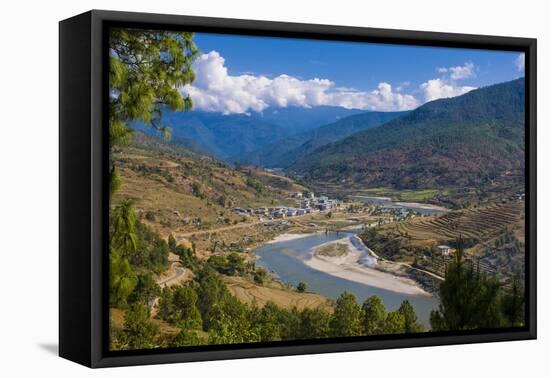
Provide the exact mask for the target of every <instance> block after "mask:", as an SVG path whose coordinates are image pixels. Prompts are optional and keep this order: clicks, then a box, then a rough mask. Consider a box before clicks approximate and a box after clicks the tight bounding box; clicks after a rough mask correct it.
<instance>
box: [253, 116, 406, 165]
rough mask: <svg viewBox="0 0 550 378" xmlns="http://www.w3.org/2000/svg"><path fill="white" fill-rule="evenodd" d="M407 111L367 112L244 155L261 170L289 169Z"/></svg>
mask: <svg viewBox="0 0 550 378" xmlns="http://www.w3.org/2000/svg"><path fill="white" fill-rule="evenodd" d="M405 114H407V112H368V113H363V114H357V115H352V116H349V117H345V118H342V119H340V120H338V121H336V122H333V123H329V124H327V125H324V126H321V127H317V128H314V129H312V130H309V131H306V132H303V133H299V134H296V135H292V136H290V137H287V138H285V139H283V140H278V141H275V142H274V143H272V144H270V145H268V146H265V147H262V148H259V149H257V150H255V151H254V152H252V153H251V154H248V155H245V156H244V158H243V162H246V163H251V164H255V165H258V166H262V167H277V168H286V167H288V166H289V165H291V164H292V163H294V162H295V161H297V160H299V159H301V158H303V157H304V156H306V155H307V154H309V153H311V152H313V151H314V150H315V149H317V148H319V147H321V146H324V145H326V144H329V143H331V142H335V141H337V140H340V139H343V138H345V137H347V136H349V135H352V134H354V133H356V132H359V131H362V130H366V129H369V128H372V127H376V126H380V125H382V124H384V123H385V122H388V121H390V120H392V119H394V118H397V117H400V116H402V115H405Z"/></svg>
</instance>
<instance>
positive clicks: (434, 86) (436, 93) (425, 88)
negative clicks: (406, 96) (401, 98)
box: [420, 78, 476, 102]
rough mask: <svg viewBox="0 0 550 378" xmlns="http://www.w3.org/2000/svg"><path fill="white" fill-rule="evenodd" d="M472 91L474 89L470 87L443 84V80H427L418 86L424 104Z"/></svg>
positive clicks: (450, 83) (449, 83)
mask: <svg viewBox="0 0 550 378" xmlns="http://www.w3.org/2000/svg"><path fill="white" fill-rule="evenodd" d="M473 89H476V88H475V87H470V86H459V85H456V84H454V83H452V82H445V80H443V79H441V78H438V79H432V80H428V81H427V82H425V83H422V84H421V85H420V91H421V93H422V95H423V98H424V101H426V102H428V101H433V100H437V99H440V98H448V97H455V96H460V95H463V94H465V93H468V92H469V91H471V90H473Z"/></svg>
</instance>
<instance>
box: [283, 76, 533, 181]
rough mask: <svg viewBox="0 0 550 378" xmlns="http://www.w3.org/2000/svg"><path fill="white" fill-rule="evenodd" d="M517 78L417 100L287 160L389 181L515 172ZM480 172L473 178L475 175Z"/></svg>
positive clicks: (519, 149)
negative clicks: (410, 107) (395, 114)
mask: <svg viewBox="0 0 550 378" xmlns="http://www.w3.org/2000/svg"><path fill="white" fill-rule="evenodd" d="M524 109H525V87H524V80H523V79H522V78H520V79H517V80H513V81H510V82H505V83H500V84H495V85H492V86H488V87H484V88H480V89H477V90H474V91H471V92H469V93H467V94H464V95H462V96H459V97H454V98H450V99H441V100H435V101H432V102H429V103H427V104H424V105H422V106H421V107H419V108H417V109H416V110H414V111H412V112H410V113H409V114H407V115H405V116H403V117H399V118H397V119H394V120H392V121H389V122H388V123H386V124H384V125H382V126H380V127H376V128H371V129H368V130H365V131H360V132H358V133H355V134H353V135H351V136H348V137H347V138H344V139H342V140H340V141H337V142H333V143H330V144H327V145H325V146H322V147H320V148H318V149H316V150H315V151H313V152H312V153H310V154H308V155H306V156H305V157H304V158H302V159H301V160H300V161H298V162H295V163H294V164H293V165H291V166H290V167H289V171H290V172H292V173H296V174H299V175H302V176H303V177H304V178H305V179H306V180H311V181H324V182H327V181H328V182H333V183H345V182H347V183H351V184H360V185H368V186H387V187H393V188H427V187H440V186H444V187H447V186H453V187H467V186H478V185H479V184H480V181H485V182H490V181H491V180H494V179H495V178H497V177H499V176H500V175H502V174H503V173H504V172H508V171H513V172H516V173H517V174H519V175H522V174H523V167H522V164H523V160H524V159H523V157H524V138H525V136H524V127H523V126H524ZM476 177H480V179H478V178H476Z"/></svg>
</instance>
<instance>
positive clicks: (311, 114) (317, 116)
mask: <svg viewBox="0 0 550 378" xmlns="http://www.w3.org/2000/svg"><path fill="white" fill-rule="evenodd" d="M360 113H364V110H358V109H346V108H342V107H339V106H315V107H311V108H304V107H298V106H288V107H286V108H282V107H277V108H268V109H265V110H264V111H263V112H259V113H258V112H253V113H251V114H250V115H251V116H252V117H254V118H258V119H260V120H262V121H264V122H268V123H272V124H275V125H277V126H280V127H282V128H283V129H285V130H286V131H287V132H288V133H290V134H299V133H302V132H305V131H307V130H311V129H314V128H317V127H319V126H321V125H326V124H328V123H332V122H336V121H338V120H339V119H342V118H344V117H348V116H351V115H354V114H360Z"/></svg>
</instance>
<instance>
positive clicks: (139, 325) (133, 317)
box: [123, 302, 158, 350]
mask: <svg viewBox="0 0 550 378" xmlns="http://www.w3.org/2000/svg"><path fill="white" fill-rule="evenodd" d="M150 317H151V313H150V311H149V307H147V305H145V304H142V303H140V302H135V303H133V304H132V305H131V306H130V307H129V308H128V310H127V311H126V313H125V315H124V331H123V338H124V340H125V344H126V345H127V348H128V349H132V350H135V349H150V348H154V347H155V346H156V344H155V336H156V334H157V333H158V326H157V325H156V324H154V323H153V322H151V319H150Z"/></svg>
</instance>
